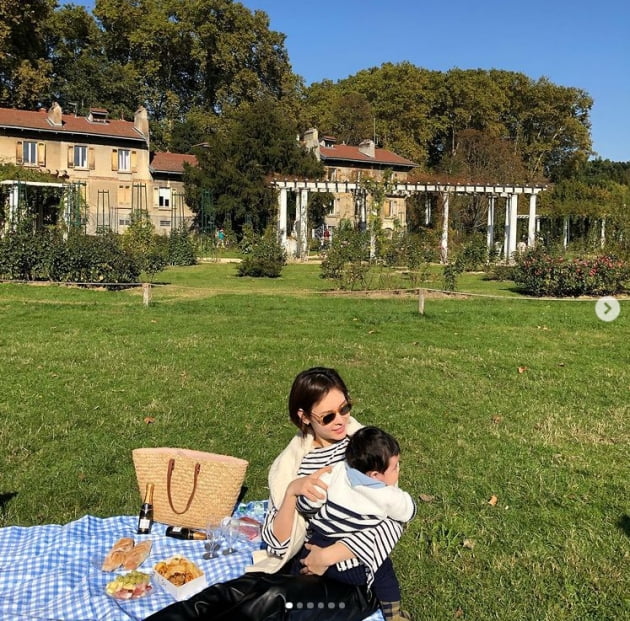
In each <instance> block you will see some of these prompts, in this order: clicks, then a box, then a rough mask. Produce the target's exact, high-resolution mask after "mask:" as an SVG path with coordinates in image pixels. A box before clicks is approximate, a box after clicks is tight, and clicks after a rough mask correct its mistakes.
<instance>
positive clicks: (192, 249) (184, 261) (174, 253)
mask: <svg viewBox="0 0 630 621" xmlns="http://www.w3.org/2000/svg"><path fill="white" fill-rule="evenodd" d="M167 255H168V262H169V263H170V264H171V265H196V263H197V246H196V244H195V240H194V239H193V237H192V235H191V234H190V231H189V230H188V229H187V228H186V227H185V226H181V227H179V228H176V229H173V230H172V231H171V232H170V235H169V236H168V248H167Z"/></svg>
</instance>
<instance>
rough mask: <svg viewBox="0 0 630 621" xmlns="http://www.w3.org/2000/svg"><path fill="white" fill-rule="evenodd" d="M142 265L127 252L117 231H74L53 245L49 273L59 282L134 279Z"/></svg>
mask: <svg viewBox="0 0 630 621" xmlns="http://www.w3.org/2000/svg"><path fill="white" fill-rule="evenodd" d="M140 272H141V266H140V264H139V262H138V261H137V258H136V257H135V256H134V255H131V254H130V253H129V252H127V251H126V250H125V249H124V248H123V247H122V245H121V243H120V238H119V237H118V236H117V235H116V234H115V233H106V234H103V235H84V234H81V233H74V234H70V235H69V236H68V239H67V241H65V242H64V241H61V242H60V243H57V244H55V245H54V247H53V250H52V252H51V254H50V257H49V267H48V277H49V278H50V280H52V281H59V282H85V283H121V284H122V283H132V282H137V281H138V278H139V277H140Z"/></svg>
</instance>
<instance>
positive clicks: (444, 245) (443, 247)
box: [440, 192, 449, 264]
mask: <svg viewBox="0 0 630 621" xmlns="http://www.w3.org/2000/svg"><path fill="white" fill-rule="evenodd" d="M441 196H442V237H441V239H440V263H442V264H446V263H448V218H449V214H448V210H449V204H448V201H449V196H448V192H442V194H441Z"/></svg>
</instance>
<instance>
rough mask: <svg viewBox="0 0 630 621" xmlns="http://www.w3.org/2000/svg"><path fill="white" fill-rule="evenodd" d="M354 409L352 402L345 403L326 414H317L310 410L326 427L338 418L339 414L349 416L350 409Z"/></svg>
mask: <svg viewBox="0 0 630 621" xmlns="http://www.w3.org/2000/svg"><path fill="white" fill-rule="evenodd" d="M351 410H352V403H345V404H344V405H342V406H341V407H340V408H339V409H338V410H335V411H334V412H327V413H326V414H315V413H314V412H310V415H311V416H312V417H313V418H314V419H315V420H316V421H317V422H318V423H319V424H320V425H323V426H324V427H326V426H327V425H330V423H332V422H333V421H334V420H335V418H337V414H339V416H348V414H350V411H351Z"/></svg>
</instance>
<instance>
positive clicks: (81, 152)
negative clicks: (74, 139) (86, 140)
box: [73, 145, 88, 168]
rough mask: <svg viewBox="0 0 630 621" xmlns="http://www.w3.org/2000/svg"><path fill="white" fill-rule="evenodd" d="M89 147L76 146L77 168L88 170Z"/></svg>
mask: <svg viewBox="0 0 630 621" xmlns="http://www.w3.org/2000/svg"><path fill="white" fill-rule="evenodd" d="M87 153H88V150H87V147H86V146H81V145H75V147H74V160H73V162H74V167H75V168H87V167H88V162H87Z"/></svg>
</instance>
